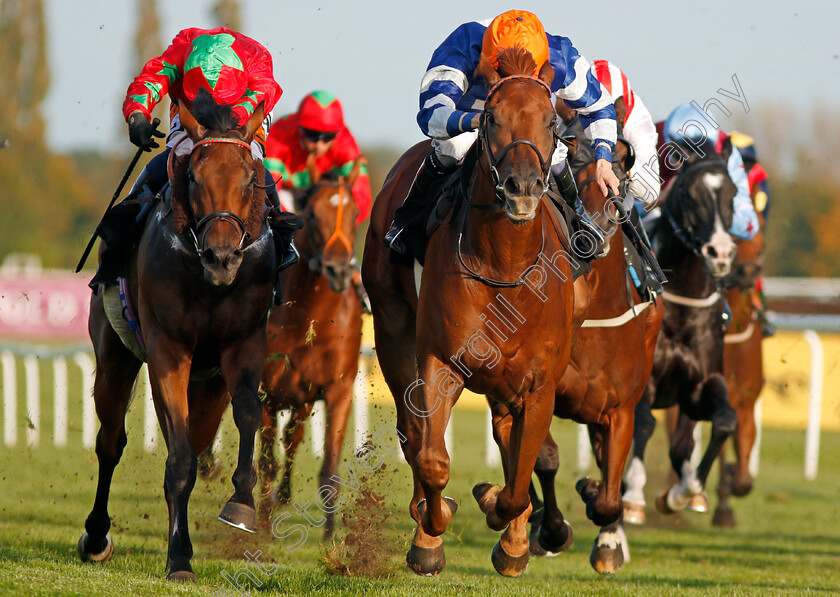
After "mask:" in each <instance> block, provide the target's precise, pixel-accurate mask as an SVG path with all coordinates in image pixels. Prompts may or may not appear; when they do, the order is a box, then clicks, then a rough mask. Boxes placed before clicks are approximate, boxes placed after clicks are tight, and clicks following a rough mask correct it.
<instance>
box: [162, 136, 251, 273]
mask: <svg viewBox="0 0 840 597" xmlns="http://www.w3.org/2000/svg"><path fill="white" fill-rule="evenodd" d="M211 143H229V144H231V145H238V146H240V147H244V148H245V149H247V150H248V153H249V154H250V153H251V144H250V143H246V142H245V141H241V140H239V139H230V138H228V137H206V138H204V139H201V140H200V141H198V142H196V143H195V144H194V145H193V148H192V152H191V153H190V155H192V154H193V153H195V150H196V149H198V148H199V147H201V146H202V145H209V144H211ZM173 153H174V151H173ZM187 172H188V176H189V177H190V180H193V178H192V171H190V170H188V171H187ZM187 205H188V206H189V209H190V215H191V216H192V219H193V221H195V219H196V217H195V213H193V211H192V205H190V202H189V201H187ZM216 222H227V223H228V224H230V225H231V226H233V227H234V228H236V230H237V231H238V232H239V233H241V235H242V236H241V238H240V239H239V248H240V249H241V248H242V246H243V244H244V243H245V241H246V240H247V239H248V237H249V236H250V235H249V234H248V232H247V231H246V230H245V222H243V221H242V218H240V217H239V216H238V215H236V214H235V213H233V212H232V211H228V210H226V209H221V210H218V211H214V212H211V213H209V214H207V215H206V216H204V217H203V218H201V219H200V220H198V222H196V225H195V226H194V227H190V229H189V232H190V236H192V240H193V245H194V246H195V250H196V253H198V256H199V257H201V256H202V255H203V254H204V252H205V251H206V250H207V249H206V248H205V247H204V243H205V240H206V238H207V233H208V232H209V231H210V228H211V227H212V226H213V224H215V223H216ZM202 229H203V230H204V231H203V232H202ZM199 234H200V235H201V236H199Z"/></svg>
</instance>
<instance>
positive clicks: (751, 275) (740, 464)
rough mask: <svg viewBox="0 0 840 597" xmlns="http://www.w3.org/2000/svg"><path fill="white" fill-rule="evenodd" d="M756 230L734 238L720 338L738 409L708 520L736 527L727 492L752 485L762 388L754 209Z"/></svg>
mask: <svg viewBox="0 0 840 597" xmlns="http://www.w3.org/2000/svg"><path fill="white" fill-rule="evenodd" d="M758 221H759V229H758V232H757V233H756V234H755V236H753V237H752V238H751V239H749V240H741V239H736V240H735V244H736V245H737V247H738V257H737V259H736V260H735V267H734V270H733V272H732V276H731V278H730V284H729V285H730V286H731V287H730V288H729V290H727V292H726V301H727V303H728V304H729V308H730V310H731V311H732V317H731V319H730V322H729V328H728V329H727V331H726V336H724V338H723V342H724V345H723V374H724V376H725V377H726V384H727V388H728V390H729V403H730V404H731V405H732V408H734V409H735V412H736V413H738V424H737V425H736V427H735V432H734V434H733V445H734V448H735V462H734V463H733V464H731V465H730V464H727V462H726V450H725V449H722V450H721V451H720V481H719V483H718V490H717V493H718V505H717V507H716V508H715V513H714V517H713V518H712V524H713V525H714V526H721V527H734V526H735V524H736V519H735V513H734V512H733V511H732V508H730V506H729V496H730V495H734V496H736V497H743V496H745V495H747V494H748V493H749V492H750V490H751V489H752V483H753V478H752V475H751V474H750V466H749V462H750V454H751V453H752V449H753V444H754V443H755V439H756V425H755V403H756V400H758V397H759V395H760V394H761V390H762V388H763V387H764V369H763V367H762V354H761V341H762V339H763V336H762V331H761V325H760V324H759V323H758V320H757V319H758V313H757V312H756V307H755V300H756V296H755V293H756V283H757V281H758V279H759V277H760V276H761V268H762V264H763V262H764V218H763V217H762V216H761V214H760V213H759V214H758Z"/></svg>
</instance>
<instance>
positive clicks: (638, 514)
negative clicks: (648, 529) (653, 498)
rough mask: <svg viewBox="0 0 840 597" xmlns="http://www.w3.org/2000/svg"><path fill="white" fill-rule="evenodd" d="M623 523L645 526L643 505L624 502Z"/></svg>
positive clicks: (645, 519) (645, 518)
mask: <svg viewBox="0 0 840 597" xmlns="http://www.w3.org/2000/svg"><path fill="white" fill-rule="evenodd" d="M624 522H628V523H630V524H645V523H646V522H647V515H646V514H645V505H644V504H631V503H630V502H624Z"/></svg>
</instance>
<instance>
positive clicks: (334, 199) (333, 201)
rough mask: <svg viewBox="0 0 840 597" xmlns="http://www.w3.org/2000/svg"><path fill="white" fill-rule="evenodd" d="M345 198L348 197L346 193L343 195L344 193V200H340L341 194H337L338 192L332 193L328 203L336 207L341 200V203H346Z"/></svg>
mask: <svg viewBox="0 0 840 597" xmlns="http://www.w3.org/2000/svg"><path fill="white" fill-rule="evenodd" d="M347 199H348V197H347V195H346V194H345V195H344V201H342V197H341V195H339V194H338V193H336V194H335V195H333V196H332V197H330V205H332V206H333V207H338V204H339V202H342V203H347Z"/></svg>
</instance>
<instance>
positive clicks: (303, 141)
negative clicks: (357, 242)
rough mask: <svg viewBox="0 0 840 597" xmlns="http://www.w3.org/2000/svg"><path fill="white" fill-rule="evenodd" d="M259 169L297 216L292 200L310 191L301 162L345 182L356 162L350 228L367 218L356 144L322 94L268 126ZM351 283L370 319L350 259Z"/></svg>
mask: <svg viewBox="0 0 840 597" xmlns="http://www.w3.org/2000/svg"><path fill="white" fill-rule="evenodd" d="M266 154H267V157H266V159H265V166H266V168H267V169H268V171H269V173H270V174H271V175H272V177H273V179H274V180H275V181H276V182H277V183H279V184H280V185H281V186H280V202H281V204H283V205H284V208H285V209H287V210H289V211H297V210H296V205H295V203H296V202H295V197H296V196H299V195H301V194H302V193H303V192H304V191H305V190H306V189H308V188H309V187H310V186H311V185H312V181H311V180H310V177H309V171H308V170H307V168H306V164H307V160H308V159H309V156H310V155H311V156H312V157H313V158H314V159H315V167H316V168H317V170H318V172H319V173H320V174H324V173H326V172H330V171H334V172H337V173H338V174H340V175H341V176H347V175H348V174H350V171H351V170H353V167H354V165H355V162H356V160H361V169H360V170H359V175H358V176H357V177H356V181H355V182H354V183H353V193H352V194H353V199H354V200H355V201H356V205H358V206H359V216H358V217H357V218H356V225H357V226H358V225H359V224H361V223H362V222H363V221H364V220H365V219H366V218H367V217H368V216H369V215H370V204H371V198H370V179H369V177H368V168H367V160H366V159H365V158H364V157H362V152H361V150H360V149H359V146H358V145H357V144H356V140H355V139H354V138H353V135H351V134H350V131H349V130H348V129H347V127H346V126H345V124H344V110H343V109H342V107H341V102H340V101H339V100H338V98H337V97H335V96H334V95H333V94H332V93H330V92H328V91H313V92H312V93H310V94H308V95H306V96H305V97H304V98H303V99H302V100H301V102H300V105H299V106H298V111H297V112H296V113H294V114H289V115H288V116H284V117H283V118H280V119H279V120H277V122H275V123H274V124H273V125H272V126H271V130H270V131H269V133H268V142H267V144H266ZM353 265H354V268H356V270H355V271H354V272H353V283H354V285H355V287H356V293H357V294H358V296H359V300H360V301H361V302H362V310H363V311H364V312H366V313H370V303H369V300H368V297H367V293H366V292H365V290H364V288H363V287H362V279H361V276H360V275H359V272H358V267H357V266H356V263H355V259H354V261H353Z"/></svg>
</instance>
